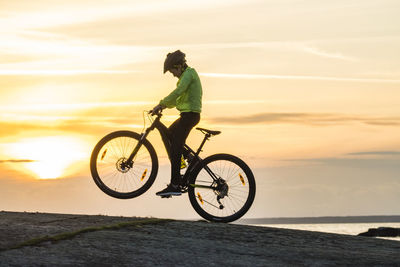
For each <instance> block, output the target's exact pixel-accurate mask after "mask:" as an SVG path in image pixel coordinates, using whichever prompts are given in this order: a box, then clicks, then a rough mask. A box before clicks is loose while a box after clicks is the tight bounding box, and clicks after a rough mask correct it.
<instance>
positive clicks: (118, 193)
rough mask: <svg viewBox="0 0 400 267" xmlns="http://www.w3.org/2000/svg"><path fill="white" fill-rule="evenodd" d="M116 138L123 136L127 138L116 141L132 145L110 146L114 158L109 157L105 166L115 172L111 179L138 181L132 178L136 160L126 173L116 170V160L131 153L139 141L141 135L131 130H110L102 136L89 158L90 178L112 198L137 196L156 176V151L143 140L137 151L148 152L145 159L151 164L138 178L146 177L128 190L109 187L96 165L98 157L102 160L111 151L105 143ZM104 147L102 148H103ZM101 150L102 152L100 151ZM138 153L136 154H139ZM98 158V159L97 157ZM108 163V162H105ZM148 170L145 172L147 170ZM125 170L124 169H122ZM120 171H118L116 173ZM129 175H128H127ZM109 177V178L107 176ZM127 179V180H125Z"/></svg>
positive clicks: (148, 186) (144, 190)
mask: <svg viewBox="0 0 400 267" xmlns="http://www.w3.org/2000/svg"><path fill="white" fill-rule="evenodd" d="M118 138H125V139H128V141H127V140H125V141H123V142H122V141H120V142H118V144H121V145H126V144H131V143H132V142H133V146H130V147H129V148H118V149H113V148H112V147H111V148H110V150H112V157H113V158H114V159H110V164H109V166H107V170H108V169H110V171H113V172H115V173H116V174H114V176H113V178H112V179H114V178H115V179H122V180H124V183H125V184H128V182H129V183H130V184H131V185H132V184H137V183H138V182H137V181H136V178H134V179H132V175H135V174H136V172H135V171H136V169H135V168H139V165H135V164H136V162H134V164H133V167H132V168H130V169H129V170H128V171H126V173H123V172H121V170H118V160H121V159H124V158H125V159H126V158H127V157H129V156H128V153H131V151H133V147H134V145H135V143H134V142H135V141H137V142H138V141H139V140H140V138H141V135H140V134H138V133H135V132H132V131H116V132H112V133H110V134H108V135H106V136H104V137H103V138H102V139H101V140H100V141H99V142H98V143H97V144H96V146H95V147H94V149H93V152H92V155H91V158H90V171H91V174H92V178H93V180H94V182H95V183H96V185H97V186H98V187H99V188H100V189H101V190H102V191H103V192H104V193H106V194H107V195H109V196H111V197H114V198H119V199H129V198H134V197H137V196H139V195H141V194H143V193H144V192H146V191H147V190H148V189H149V188H150V187H151V185H152V184H153V183H154V181H155V178H156V176H157V172H158V159H157V154H156V151H155V150H154V148H153V146H152V145H151V143H150V142H149V141H148V140H144V142H143V145H142V147H141V148H140V149H141V150H139V153H140V152H141V151H142V149H143V152H142V153H148V154H149V159H148V160H147V159H146V161H148V162H149V163H148V164H151V166H149V167H148V168H146V169H145V171H144V172H143V173H142V176H141V177H140V178H139V179H141V182H142V181H143V180H144V178H146V180H145V182H144V183H142V184H140V183H139V186H138V188H135V189H134V190H133V189H132V190H131V191H130V190H125V191H122V190H119V189H117V188H116V185H115V188H114V189H113V188H111V186H110V185H108V184H107V183H106V181H105V180H106V177H105V175H103V174H99V170H98V167H99V166H98V165H100V162H99V161H100V159H101V160H103V158H104V157H105V155H106V153H108V154H111V152H107V148H106V146H107V144H112V142H114V143H115V142H117V140H119V139H118ZM103 149H104V150H103ZM100 152H102V153H100ZM139 153H138V154H139ZM99 158H100V159H99ZM115 159H118V160H117V162H115V169H116V171H115V170H113V168H114V166H113V160H114V161H115ZM107 164H108V163H107ZM149 170H150V172H149V173H148V174H147V172H148V171H149ZM124 171H125V170H124ZM118 172H120V173H118ZM129 172H131V173H129ZM140 173H141V171H140V170H139V173H138V174H139V175H137V176H140ZM128 176H130V177H128ZM108 179H109V178H108ZM128 179H129V180H128ZM127 180H128V181H127ZM120 184H122V182H121V181H120Z"/></svg>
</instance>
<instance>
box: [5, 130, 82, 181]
mask: <svg viewBox="0 0 400 267" xmlns="http://www.w3.org/2000/svg"><path fill="white" fill-rule="evenodd" d="M86 146H87V145H86V144H85V143H84V142H82V141H81V140H79V139H73V138H69V137H63V136H61V137H60V136H59V137H57V136H53V137H44V138H34V139H24V140H21V141H19V142H18V143H14V144H10V154H11V155H12V156H14V157H15V158H28V159H30V160H31V161H32V162H26V163H23V165H22V166H23V167H22V168H21V171H23V172H24V171H30V173H32V174H33V175H34V176H35V177H37V178H40V179H56V178H61V177H64V176H66V175H68V174H71V173H73V172H74V170H73V169H70V168H71V167H72V166H73V164H74V163H75V164H76V163H77V162H79V161H82V160H86V159H87V157H88V153H87V151H86V152H85V151H84V149H85V147H86Z"/></svg>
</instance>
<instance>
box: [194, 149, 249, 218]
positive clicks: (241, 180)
mask: <svg viewBox="0 0 400 267" xmlns="http://www.w3.org/2000/svg"><path fill="white" fill-rule="evenodd" d="M223 162H225V165H224V166H226V165H227V164H232V166H236V167H237V169H238V170H239V171H236V172H235V169H234V168H235V167H231V169H230V170H225V171H224V170H222V171H220V170H218V167H217V168H216V167H213V166H214V165H215V166H218V165H219V166H222V164H223ZM206 166H207V167H208V168H211V169H212V171H213V173H217V174H218V176H219V177H221V178H223V179H228V178H229V179H230V180H229V181H231V182H229V184H228V182H226V184H228V187H229V189H228V192H227V195H226V196H225V197H224V198H225V199H226V200H224V198H222V200H221V202H222V201H224V203H226V204H228V202H229V201H231V202H232V204H234V203H235V201H233V200H232V199H231V196H232V194H233V192H235V191H234V190H233V188H234V187H233V186H236V185H235V184H238V185H239V186H241V185H240V184H242V186H244V187H246V188H248V190H247V191H248V192H247V195H246V196H245V198H246V199H245V200H244V201H243V204H242V205H241V204H238V203H236V204H234V205H235V206H236V208H235V209H232V212H233V213H232V214H223V212H222V211H221V209H220V208H219V207H216V205H218V204H215V199H216V198H217V197H216V196H217V193H216V192H215V191H214V194H215V196H214V197H215V199H214V200H211V201H208V200H206V199H203V197H202V196H201V195H200V192H197V193H198V194H196V191H198V190H200V189H201V187H200V188H199V187H198V184H199V183H202V182H203V181H202V180H201V179H204V176H203V175H202V173H203V171H206V169H205V168H206ZM236 175H237V177H236ZM206 176H207V174H206ZM223 176H224V177H223ZM228 176H229V177H228ZM227 177H228V178H227ZM235 179H236V180H235ZM211 181H212V180H210V182H211ZM227 181H228V180H227ZM234 183H235V184H234ZM204 190H209V192H211V191H213V190H212V189H204ZM229 190H230V191H229ZM236 192H239V191H236ZM255 194H256V183H255V179H254V175H253V172H252V171H251V169H250V168H249V166H248V165H247V164H246V163H245V162H244V161H243V160H241V159H240V158H238V157H236V156H233V155H230V154H215V155H211V156H209V157H207V158H205V159H204V160H202V161H201V162H199V165H198V166H197V167H196V169H195V170H194V171H193V173H192V175H191V178H190V180H189V187H188V195H189V199H190V203H191V205H192V207H193V208H194V210H195V211H196V212H197V213H198V214H199V215H200V216H201V217H203V218H204V219H206V220H208V221H212V222H224V223H227V222H232V221H235V220H237V219H239V218H240V217H242V216H243V215H244V214H245V213H246V212H247V211H248V210H249V209H250V207H251V205H252V204H253V201H254V198H255ZM208 195H211V196H210V198H211V199H212V198H213V194H212V193H209V194H208ZM212 201H214V202H213V203H214V204H215V205H214V204H213V203H211V202H212ZM206 204H207V205H206ZM238 205H241V207H237V206H238ZM214 207H215V210H214ZM218 208H219V209H220V211H219V212H218ZM207 209H208V210H207ZM224 209H225V208H224ZM213 213H216V214H213ZM218 213H219V214H218Z"/></svg>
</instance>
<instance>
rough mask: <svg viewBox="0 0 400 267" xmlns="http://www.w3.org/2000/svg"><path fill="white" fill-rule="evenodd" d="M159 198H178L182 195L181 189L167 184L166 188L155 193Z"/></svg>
mask: <svg viewBox="0 0 400 267" xmlns="http://www.w3.org/2000/svg"><path fill="white" fill-rule="evenodd" d="M156 195H157V196H160V197H170V196H180V195H182V192H181V187H180V186H179V185H174V184H169V185H168V186H167V188H165V189H164V190H161V191H160V192H157V193H156Z"/></svg>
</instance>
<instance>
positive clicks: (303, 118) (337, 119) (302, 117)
mask: <svg viewBox="0 0 400 267" xmlns="http://www.w3.org/2000/svg"><path fill="white" fill-rule="evenodd" d="M209 120H210V121H212V122H213V123H219V124H256V123H259V124H282V123H289V124H305V125H315V126H318V125H320V126H326V125H337V124H345V123H363V124H370V125H376V126H398V125H400V117H367V116H357V115H345V114H329V113H273V112H271V113H257V114H252V115H248V116H236V117H215V118H209Z"/></svg>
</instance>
